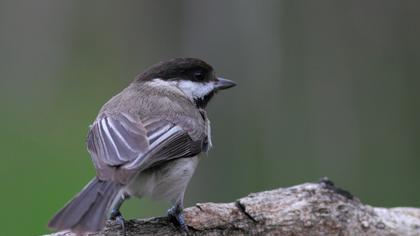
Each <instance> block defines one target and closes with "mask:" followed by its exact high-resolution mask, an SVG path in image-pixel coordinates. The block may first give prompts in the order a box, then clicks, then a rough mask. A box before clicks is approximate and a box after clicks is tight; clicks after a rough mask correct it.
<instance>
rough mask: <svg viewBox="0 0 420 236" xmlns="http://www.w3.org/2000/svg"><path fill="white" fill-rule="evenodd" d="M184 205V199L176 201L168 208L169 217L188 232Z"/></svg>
mask: <svg viewBox="0 0 420 236" xmlns="http://www.w3.org/2000/svg"><path fill="white" fill-rule="evenodd" d="M182 207H183V204H182V201H178V202H176V203H175V205H174V206H173V207H171V208H170V209H169V210H168V218H169V220H170V221H172V222H173V223H174V224H175V225H176V226H178V227H179V228H180V229H181V230H182V231H183V232H186V233H187V232H188V226H187V225H186V224H185V220H184V214H183V213H182Z"/></svg>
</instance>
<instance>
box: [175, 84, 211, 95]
mask: <svg viewBox="0 0 420 236" xmlns="http://www.w3.org/2000/svg"><path fill="white" fill-rule="evenodd" d="M178 88H179V89H181V90H182V92H184V93H185V95H187V96H188V97H190V98H192V99H194V98H202V97H204V96H206V95H207V94H209V93H210V92H211V91H213V90H214V83H212V82H206V83H200V82H193V81H188V80H181V81H179V82H178Z"/></svg>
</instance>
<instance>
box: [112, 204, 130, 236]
mask: <svg viewBox="0 0 420 236" xmlns="http://www.w3.org/2000/svg"><path fill="white" fill-rule="evenodd" d="M110 219H111V220H115V221H116V222H117V223H118V224H119V225H121V230H122V235H123V236H126V235H127V234H126V229H125V220H124V217H123V216H122V214H121V212H120V211H119V210H116V209H113V210H112V212H111V217H110Z"/></svg>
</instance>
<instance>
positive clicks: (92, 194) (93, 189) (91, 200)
mask: <svg viewBox="0 0 420 236" xmlns="http://www.w3.org/2000/svg"><path fill="white" fill-rule="evenodd" d="M121 187H122V186H121V185H120V184H118V183H113V182H109V181H101V180H99V179H97V178H94V179H93V180H91V181H90V182H89V183H88V184H87V185H86V187H84V188H83V190H82V191H81V192H80V193H79V194H77V196H75V197H74V198H73V199H72V200H71V201H70V202H69V203H67V205H66V206H65V207H64V208H63V209H61V210H60V211H59V212H58V213H57V214H56V215H55V216H54V217H53V218H52V219H51V220H50V222H49V223H48V227H50V228H53V229H56V230H58V231H62V230H71V231H73V232H75V233H85V232H97V231H100V230H101V229H102V228H103V227H104V225H105V222H106V218H107V213H108V211H109V209H110V208H111V205H112V203H113V201H114V199H115V198H116V197H117V195H118V193H119V191H120V189H121Z"/></svg>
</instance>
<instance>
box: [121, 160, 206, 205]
mask: <svg viewBox="0 0 420 236" xmlns="http://www.w3.org/2000/svg"><path fill="white" fill-rule="evenodd" d="M198 161H199V157H197V156H195V157H190V158H180V159H176V160H174V161H170V162H168V163H165V164H162V165H160V166H157V167H154V168H152V169H148V170H145V171H142V172H141V173H139V174H138V175H137V177H136V178H134V180H133V181H131V183H130V184H129V185H128V186H127V187H126V189H125V191H126V192H127V193H128V194H129V195H130V196H137V197H150V198H152V199H157V200H169V201H171V202H173V203H174V202H176V201H178V200H180V199H182V198H183V197H184V192H185V189H186V188H187V185H188V183H189V182H190V179H191V177H192V176H193V174H194V171H195V168H196V167H197V164H198Z"/></svg>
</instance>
